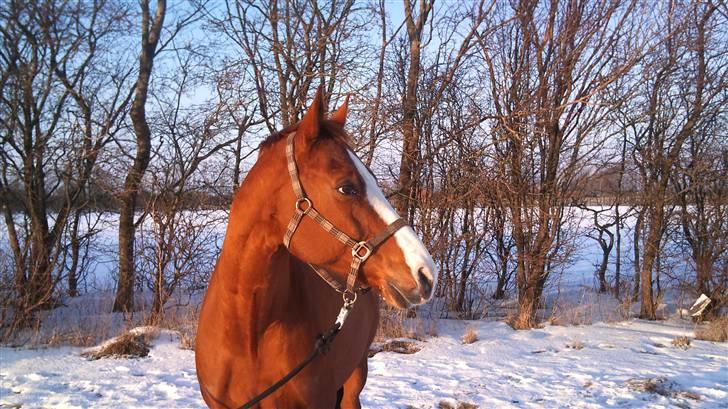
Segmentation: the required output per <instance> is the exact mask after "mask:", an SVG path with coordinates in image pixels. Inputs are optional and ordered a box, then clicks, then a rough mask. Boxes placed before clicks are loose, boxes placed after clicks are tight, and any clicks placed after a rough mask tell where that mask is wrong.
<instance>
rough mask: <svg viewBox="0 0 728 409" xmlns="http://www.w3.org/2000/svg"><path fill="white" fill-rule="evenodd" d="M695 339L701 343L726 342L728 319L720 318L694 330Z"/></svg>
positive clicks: (727, 337)
mask: <svg viewBox="0 0 728 409" xmlns="http://www.w3.org/2000/svg"><path fill="white" fill-rule="evenodd" d="M695 338H696V339H701V340H703V341H713V342H726V341H728V317H720V318H718V319H715V320H713V321H710V322H709V323H707V324H706V325H703V326H701V327H699V328H698V329H697V330H695Z"/></svg>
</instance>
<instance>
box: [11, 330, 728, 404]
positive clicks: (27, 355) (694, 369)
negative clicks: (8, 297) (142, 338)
mask: <svg viewBox="0 0 728 409" xmlns="http://www.w3.org/2000/svg"><path fill="white" fill-rule="evenodd" d="M467 328H472V329H474V330H475V332H476V333H477V335H478V341H476V342H474V343H472V344H469V345H463V344H462V342H461V338H462V335H463V333H464V332H465V331H466V330H467ZM693 329H694V328H693V325H692V324H691V323H690V322H689V321H687V320H682V319H679V318H671V319H670V320H668V321H662V322H645V321H639V320H630V321H624V322H618V323H610V324H607V323H598V324H595V325H590V326H575V327H561V326H547V327H545V328H543V329H536V330H532V331H514V330H512V329H511V328H510V327H508V326H507V325H506V324H504V323H500V322H485V321H455V320H440V321H438V322H437V333H438V334H437V336H435V337H431V338H427V339H426V340H424V341H419V344H420V346H421V347H422V350H421V351H419V352H417V353H415V354H412V355H402V354H397V353H394V352H380V353H378V354H376V355H375V356H374V357H372V358H371V359H370V360H369V379H368V382H367V386H366V388H365V389H364V393H363V395H362V399H363V405H364V407H367V408H406V407H414V408H435V407H437V406H438V405H439V403H440V402H441V401H443V400H450V401H452V402H453V403H454V402H455V400H457V401H461V402H468V403H472V404H476V405H479V406H480V407H481V408H542V407H543V408H602V407H619V408H636V407H650V408H673V407H684V408H687V407H690V408H692V407H696V408H697V407H701V408H721V407H723V408H728V344H725V343H711V342H705V341H697V340H692V342H691V344H690V347H689V348H688V349H687V350H683V349H680V348H677V347H675V346H673V345H672V344H671V342H672V340H673V339H675V337H677V336H689V337H692V336H693ZM81 351H82V350H81V349H80V348H68V347H64V348H46V349H13V348H7V347H4V348H0V407H12V408H20V407H22V408H23V409H28V408H70V407H78V408H86V407H114V408H122V407H124V408H126V407H135V408H137V407H138V408H142V407H148V408H197V407H204V403H203V402H202V400H201V398H200V396H199V393H198V388H197V378H196V376H195V366H194V356H193V353H192V351H190V350H184V349H180V347H179V340H178V339H177V337H176V335H175V334H174V333H172V332H166V331H163V332H161V334H160V335H159V337H158V338H157V339H156V340H155V341H154V343H153V347H152V348H151V351H150V353H149V356H148V357H146V358H137V359H101V360H97V361H89V360H87V359H86V358H84V357H82V356H80V353H81ZM645 382H652V384H651V385H653V387H652V388H648V389H651V390H652V391H651V392H645V391H643V389H644V388H641V387H640V386H639V385H641V384H644V383H645Z"/></svg>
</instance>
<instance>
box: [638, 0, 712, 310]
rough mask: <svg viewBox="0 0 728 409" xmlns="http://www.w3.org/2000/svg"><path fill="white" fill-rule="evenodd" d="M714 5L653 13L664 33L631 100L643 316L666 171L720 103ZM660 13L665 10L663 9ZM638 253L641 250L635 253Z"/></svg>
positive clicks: (650, 302) (649, 306)
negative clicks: (638, 189)
mask: <svg viewBox="0 0 728 409" xmlns="http://www.w3.org/2000/svg"><path fill="white" fill-rule="evenodd" d="M715 11H716V5H715V4H712V3H710V2H707V3H690V4H682V3H669V5H667V10H665V13H664V14H661V15H660V17H658V28H659V29H660V30H661V31H662V32H663V33H666V34H665V37H664V40H663V41H662V42H661V43H660V46H659V47H657V48H655V49H654V51H653V52H651V53H650V54H649V56H648V57H647V60H646V61H645V63H644V65H643V66H642V70H643V71H642V72H643V81H642V87H641V92H640V94H639V95H638V97H637V99H636V101H635V102H634V106H633V108H634V109H635V111H634V113H633V115H634V122H635V126H634V128H635V133H634V135H633V136H632V138H633V147H632V149H633V156H634V158H635V164H636V165H637V167H638V169H639V174H640V177H641V190H642V192H643V194H642V197H641V198H640V205H641V206H642V209H641V211H640V214H641V215H643V218H642V223H643V226H641V227H643V229H645V240H644V251H643V253H642V254H641V259H640V260H639V262H640V263H639V271H640V281H641V284H640V296H641V303H640V317H642V318H646V319H656V318H657V315H656V305H655V300H654V297H653V272H654V271H656V270H657V272H658V273H659V270H658V269H657V263H658V261H659V258H660V252H661V248H662V244H663V238H664V234H665V231H666V229H667V221H668V216H669V213H668V211H667V208H668V205H670V203H671V202H672V195H673V194H672V193H671V192H670V189H669V188H670V178H671V175H672V174H673V173H674V172H675V170H676V166H677V165H678V164H679V161H680V155H681V152H682V151H683V148H684V145H685V143H686V141H687V140H688V139H689V138H690V136H691V135H692V134H694V133H695V132H701V131H702V128H703V124H704V123H705V120H706V118H711V117H713V115H714V113H713V112H714V110H715V109H721V108H720V107H721V106H723V104H724V103H725V92H724V90H725V83H726V80H725V78H726V67H725V64H723V63H721V60H720V59H716V58H715V56H716V55H719V54H720V53H721V52H724V51H721V50H720V49H716V48H715V47H714V46H713V45H714V44H717V43H716V41H718V42H719V40H717V39H715V38H713V36H712V34H711V33H712V32H714V30H715V28H716V24H717V22H716V20H717V19H716V14H715ZM663 16H664V17H663ZM635 256H636V258H637V256H638V254H637V253H635Z"/></svg>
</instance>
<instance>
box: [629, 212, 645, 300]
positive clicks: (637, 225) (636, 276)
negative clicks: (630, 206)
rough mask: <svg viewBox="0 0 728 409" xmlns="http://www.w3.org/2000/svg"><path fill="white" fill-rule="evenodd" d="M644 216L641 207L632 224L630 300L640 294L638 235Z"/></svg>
mask: <svg viewBox="0 0 728 409" xmlns="http://www.w3.org/2000/svg"><path fill="white" fill-rule="evenodd" d="M644 216H645V209H644V208H642V209H640V211H639V214H638V215H637V222H636V223H635V225H634V236H633V238H632V250H633V252H634V286H633V287H632V301H633V302H636V301H637V300H638V299H639V294H640V275H641V274H642V272H641V269H640V235H641V233H642V221H643V219H644Z"/></svg>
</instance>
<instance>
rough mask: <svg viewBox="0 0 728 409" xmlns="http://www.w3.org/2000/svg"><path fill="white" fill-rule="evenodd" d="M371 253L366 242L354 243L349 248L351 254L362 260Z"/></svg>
mask: <svg viewBox="0 0 728 409" xmlns="http://www.w3.org/2000/svg"><path fill="white" fill-rule="evenodd" d="M362 250H363V251H364V254H363V255H362V254H361V251H362ZM371 254H372V248H371V247H369V245H368V244H367V242H365V241H360V242H358V243H356V244H355V245H354V247H352V248H351V255H352V256H353V257H356V258H358V259H359V260H361V261H364V260H366V259H368V258H369V256H370V255H371Z"/></svg>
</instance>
